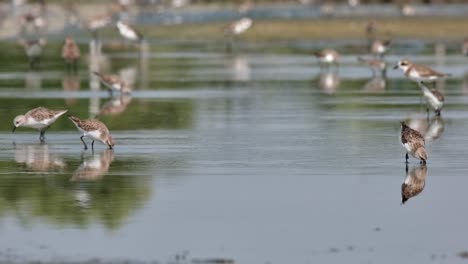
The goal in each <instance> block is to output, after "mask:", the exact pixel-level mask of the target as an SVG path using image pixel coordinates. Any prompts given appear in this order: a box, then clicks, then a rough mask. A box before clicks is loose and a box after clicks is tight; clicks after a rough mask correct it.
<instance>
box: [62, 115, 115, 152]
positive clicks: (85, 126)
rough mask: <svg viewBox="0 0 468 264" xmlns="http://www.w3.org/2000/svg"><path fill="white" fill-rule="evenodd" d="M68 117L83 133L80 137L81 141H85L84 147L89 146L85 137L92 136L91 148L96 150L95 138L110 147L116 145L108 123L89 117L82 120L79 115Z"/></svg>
mask: <svg viewBox="0 0 468 264" xmlns="http://www.w3.org/2000/svg"><path fill="white" fill-rule="evenodd" d="M68 118H69V119H70V120H71V121H72V122H73V124H75V126H76V128H77V129H78V130H79V131H80V132H81V133H83V135H82V136H81V137H80V139H81V142H83V145H84V149H85V150H86V149H88V146H87V145H86V143H85V142H84V140H83V137H90V138H91V139H92V140H93V142H92V143H91V149H93V150H94V140H99V141H101V142H102V143H103V144H106V145H107V146H108V147H109V149H112V148H113V147H114V141H113V139H112V136H111V135H110V132H109V129H107V127H106V125H104V123H102V122H101V121H99V120H96V119H87V120H81V119H79V118H78V117H74V116H71V115H69V116H68Z"/></svg>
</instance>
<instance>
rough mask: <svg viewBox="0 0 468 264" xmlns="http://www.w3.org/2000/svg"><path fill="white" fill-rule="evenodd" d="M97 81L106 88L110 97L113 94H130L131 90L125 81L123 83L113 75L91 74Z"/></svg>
mask: <svg viewBox="0 0 468 264" xmlns="http://www.w3.org/2000/svg"><path fill="white" fill-rule="evenodd" d="M93 73H94V74H95V75H96V76H97V77H98V78H99V80H100V81H101V82H102V83H103V84H104V85H105V86H106V87H107V88H108V90H109V94H110V95H111V96H112V95H113V92H114V91H116V92H120V94H121V95H122V94H130V93H131V92H132V89H131V88H130V86H129V85H128V84H127V82H126V81H124V80H123V79H122V78H120V77H119V76H118V75H115V74H109V75H107V74H101V73H99V72H93Z"/></svg>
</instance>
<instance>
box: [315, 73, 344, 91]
mask: <svg viewBox="0 0 468 264" xmlns="http://www.w3.org/2000/svg"><path fill="white" fill-rule="evenodd" d="M339 86H340V76H339V75H338V72H336V71H322V72H321V73H320V80H319V87H320V89H321V90H322V92H323V93H325V94H334V93H336V91H337V89H338V87H339Z"/></svg>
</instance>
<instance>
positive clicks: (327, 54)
mask: <svg viewBox="0 0 468 264" xmlns="http://www.w3.org/2000/svg"><path fill="white" fill-rule="evenodd" d="M314 55H315V57H317V59H318V60H319V64H320V68H322V67H323V66H325V65H326V66H329V65H332V64H333V65H338V57H339V55H338V52H336V50H334V49H323V50H321V51H318V52H315V53H314Z"/></svg>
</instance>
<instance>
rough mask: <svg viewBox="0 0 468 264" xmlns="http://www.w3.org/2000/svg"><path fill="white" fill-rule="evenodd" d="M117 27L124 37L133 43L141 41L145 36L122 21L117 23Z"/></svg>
mask: <svg viewBox="0 0 468 264" xmlns="http://www.w3.org/2000/svg"><path fill="white" fill-rule="evenodd" d="M116 25H117V29H118V30H119V33H120V35H121V36H122V37H124V38H126V39H128V40H132V41H141V40H142V39H143V35H142V34H141V33H140V32H138V31H137V30H136V29H134V28H133V27H131V26H130V25H128V24H125V23H124V22H122V21H120V20H119V21H117V24H116Z"/></svg>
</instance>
